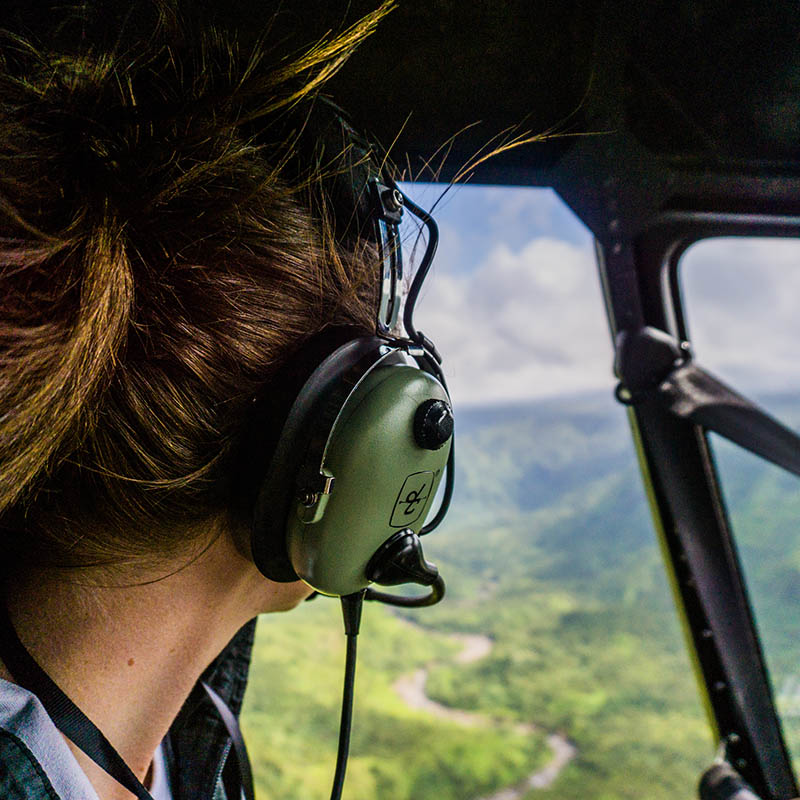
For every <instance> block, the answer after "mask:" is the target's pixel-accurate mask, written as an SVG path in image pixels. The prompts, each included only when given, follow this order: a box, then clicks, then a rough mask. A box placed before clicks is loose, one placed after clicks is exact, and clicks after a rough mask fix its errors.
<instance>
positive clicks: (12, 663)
mask: <svg viewBox="0 0 800 800" xmlns="http://www.w3.org/2000/svg"><path fill="white" fill-rule="evenodd" d="M0 659H2V661H3V663H4V664H5V666H6V668H7V669H8V671H9V672H10V673H11V675H12V676H13V677H14V680H15V681H16V682H17V683H18V684H19V685H20V686H22V687H23V688H25V689H27V690H28V691H29V692H32V693H33V694H35V695H36V696H37V697H38V698H39V701H40V702H41V704H42V705H43V706H44V708H45V711H47V713H48V714H49V715H50V718H51V719H52V720H53V723H54V724H55V726H56V727H57V728H58V729H59V730H60V731H61V732H62V733H63V734H64V735H65V736H66V737H67V738H69V739H70V741H72V742H73V743H74V744H75V745H76V746H77V747H79V748H80V749H81V750H83V752H84V753H86V755H87V756H89V758H91V759H92V761H94V762H95V764H97V765H98V766H99V767H100V768H101V769H103V770H104V771H105V772H107V773H108V774H109V775H110V776H111V777H112V778H114V780H116V781H117V782H118V783H121V784H122V785H123V786H124V787H125V788H126V789H127V790H128V791H129V792H131V793H132V794H134V795H136V797H137V798H139V800H153V798H152V796H151V794H150V793H149V792H148V791H147V789H145V787H144V786H143V785H142V783H141V781H139V779H138V778H137V777H136V776H135V775H134V774H133V772H132V771H131V769H130V767H129V766H128V765H127V764H126V763H125V762H124V761H123V759H122V756H120V754H119V753H118V752H117V751H116V750H115V749H114V747H113V745H112V744H111V743H110V742H109V741H108V739H106V737H105V736H104V735H103V733H102V731H101V730H100V729H99V728H98V727H97V726H96V725H95V724H94V723H93V722H92V721H91V720H90V719H89V718H88V717H87V716H86V714H84V713H83V711H81V710H80V709H79V708H78V706H76V705H75V703H73V702H72V700H70V699H69V697H67V695H66V694H65V693H64V692H63V691H62V690H61V688H60V687H59V686H58V685H57V684H56V682H55V681H54V680H53V679H52V678H51V677H50V676H49V675H48V674H47V673H46V672H45V671H44V670H43V669H42V668H41V667H40V666H39V664H38V663H37V662H36V660H35V659H34V658H33V656H32V655H31V654H30V653H29V652H28V651H27V650H26V648H25V645H23V644H22V642H21V641H20V640H19V636H17V632H16V630H15V629H14V626H13V624H12V623H11V620H10V619H9V616H8V611H7V609H6V606H5V603H0ZM203 688H204V689H205V691H206V693H207V694H208V696H209V698H210V700H211V702H212V703H213V704H214V706H215V708H216V709H217V711H218V713H219V715H220V717H221V718H222V721H223V723H224V724H225V727H226V729H227V730H228V733H229V735H230V737H231V739H232V741H233V747H234V752H235V753H236V759H237V761H238V765H239V774H240V777H241V779H242V783H241V785H242V789H241V792H242V794H243V795H244V797H245V800H254V797H255V796H254V792H253V777H252V773H251V770H250V762H249V759H248V757H247V750H246V748H245V745H244V740H243V738H242V734H241V731H240V729H239V724H238V722H237V720H236V717H235V716H234V714H233V712H232V711H231V710H230V709H229V708H228V707H227V706H226V705H225V703H224V701H223V700H222V698H221V697H220V696H219V695H218V694H217V693H216V692H215V691H214V690H213V689H211V687H209V686H208V685H207V684H205V683H203ZM230 800H238V798H230Z"/></svg>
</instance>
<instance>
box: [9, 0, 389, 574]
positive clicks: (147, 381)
mask: <svg viewBox="0 0 800 800" xmlns="http://www.w3.org/2000/svg"><path fill="white" fill-rule="evenodd" d="M87 5H88V6H89V7H90V8H91V6H92V4H84V6H83V7H82V11H81V13H80V14H79V15H78V16H76V17H74V18H73V19H72V20H71V23H70V24H72V23H76V22H77V23H79V24H80V26H81V31H80V35H77V36H76V35H75V31H74V30H73V29H71V28H70V25H69V24H62V26H61V27H60V28H59V29H58V30H57V31H56V33H54V34H53V35H52V37H51V38H50V39H42V40H40V41H37V42H36V43H33V42H32V41H30V39H25V38H22V37H20V36H18V35H13V34H10V33H6V34H5V35H4V37H3V40H2V49H1V50H0V297H2V300H1V301H0V302H1V303H2V308H1V310H0V514H1V515H2V525H3V528H2V534H0V535H2V537H3V541H2V544H0V546H2V547H3V549H4V551H5V552H6V554H10V556H11V557H10V558H8V559H7V561H6V563H7V564H9V565H14V564H19V563H21V562H22V561H24V560H30V561H32V562H35V563H39V564H50V565H60V566H79V565H93V564H113V563H119V562H120V561H125V560H127V559H133V558H137V557H143V556H153V555H154V554H168V553H173V552H177V551H178V549H179V548H181V547H182V546H183V544H185V536H186V531H187V529H188V528H189V527H191V523H193V522H200V521H202V520H209V519H212V518H214V517H215V516H219V515H220V514H224V513H225V512H226V511H227V510H228V509H229V508H230V506H231V493H232V486H231V482H232V481H231V475H232V474H233V472H234V468H235V460H236V442H237V436H238V435H239V434H240V432H241V429H242V420H243V419H244V418H245V417H246V414H247V409H248V407H249V404H250V403H251V400H252V398H253V397H254V395H256V394H257V393H258V392H259V391H261V390H262V388H263V387H264V385H265V384H267V385H268V384H269V380H270V378H271V376H273V375H274V374H275V373H276V371H277V370H278V369H279V368H281V366H282V365H283V364H285V363H286V361H287V359H290V358H291V356H292V354H293V353H294V352H295V351H296V350H297V348H298V345H299V344H300V343H301V342H302V341H303V340H304V339H306V338H308V337H310V336H311V335H313V334H315V333H318V332H319V331H321V330H323V329H325V328H327V327H328V326H332V325H340V324H347V325H355V326H357V327H359V328H361V329H364V330H368V329H369V327H370V325H371V324H372V322H373V317H374V312H373V304H374V298H373V285H374V284H375V272H374V270H375V265H374V264H373V263H372V262H371V261H370V260H369V259H368V258H366V257H365V255H364V252H363V250H362V249H361V248H359V247H358V246H343V245H341V243H339V244H337V242H336V241H334V238H337V240H338V237H334V236H333V235H332V233H331V231H332V226H331V224H330V223H331V219H332V217H333V216H334V213H335V212H334V210H333V209H331V208H329V204H328V203H327V201H326V197H327V195H326V189H325V181H324V173H325V172H326V171H330V170H331V169H334V170H335V167H331V164H332V163H333V162H332V161H331V160H330V153H329V154H328V155H327V156H325V158H322V157H321V156H320V155H319V154H317V155H315V156H312V157H309V156H308V154H306V156H305V157H306V159H307V161H306V162H304V161H303V160H302V157H301V156H302V154H299V153H298V142H299V141H300V140H301V138H302V137H301V135H300V133H299V132H300V131H301V129H302V128H303V125H304V122H305V120H306V119H307V118H308V109H309V108H310V107H311V106H312V105H313V102H314V95H315V92H316V91H317V89H318V88H319V87H320V86H321V84H322V83H323V82H324V80H325V79H326V78H327V77H328V76H329V75H331V74H332V73H333V72H335V70H336V69H338V67H339V66H340V65H341V64H342V63H343V62H344V60H345V59H346V58H347V56H348V55H349V54H350V52H351V51H352V50H353V48H354V47H355V46H356V45H357V44H358V43H359V42H360V41H361V40H362V39H363V38H364V37H365V36H366V35H368V34H369V33H370V31H371V30H372V29H373V27H374V26H375V24H376V23H377V21H378V20H379V18H380V17H381V16H382V15H383V14H385V13H386V12H387V11H388V9H389V5H390V4H386V3H385V4H384V5H383V6H381V7H380V8H379V9H378V10H377V11H376V12H374V13H373V14H371V15H369V16H367V17H365V18H364V19H363V20H361V21H360V22H359V23H357V24H356V25H355V26H353V27H352V28H349V29H348V30H346V31H344V32H342V33H340V34H338V35H335V36H330V37H328V38H326V39H325V40H323V41H320V42H317V43H316V44H314V45H313V46H312V47H311V48H309V49H308V50H307V51H306V52H304V53H302V54H301V55H299V56H297V57H295V58H294V59H291V60H282V61H278V62H277V64H276V65H275V58H273V59H272V61H273V66H272V67H270V66H269V61H270V59H269V58H268V57H267V55H266V54H265V53H266V49H265V47H264V46H263V44H262V45H259V46H256V47H254V48H252V49H250V50H249V51H244V50H243V49H242V48H240V47H238V46H237V44H236V42H235V40H233V39H232V38H231V37H229V36H225V35H223V34H221V33H220V32H219V31H217V30H215V29H214V28H210V27H207V26H206V27H203V26H198V25H194V24H192V23H190V22H189V21H187V20H186V19H184V18H182V17H181V15H180V14H178V13H177V12H176V10H175V8H174V6H173V5H170V4H168V3H166V2H163V0H159V1H158V2H155V0H153V1H152V2H140V3H137V4H135V8H136V12H137V16H136V19H135V20H134V21H131V20H128V21H127V22H126V24H125V25H124V26H123V30H122V33H120V32H119V30H115V31H114V39H113V41H111V42H110V44H103V41H104V38H103V37H102V36H99V35H97V36H95V35H92V34H91V33H89V34H87V30H91V27H90V23H92V24H94V22H96V21H97V18H98V15H99V16H102V15H101V14H100V12H97V14H96V15H95V17H92V12H91V10H90V11H86V7H87ZM98 5H102V4H98ZM98 24H99V23H98ZM142 30H146V31H147V35H143V34H142V33H141V31H142ZM75 42H77V44H75ZM65 43H66V44H65ZM323 161H325V163H324V164H323V163H322V162H323Z"/></svg>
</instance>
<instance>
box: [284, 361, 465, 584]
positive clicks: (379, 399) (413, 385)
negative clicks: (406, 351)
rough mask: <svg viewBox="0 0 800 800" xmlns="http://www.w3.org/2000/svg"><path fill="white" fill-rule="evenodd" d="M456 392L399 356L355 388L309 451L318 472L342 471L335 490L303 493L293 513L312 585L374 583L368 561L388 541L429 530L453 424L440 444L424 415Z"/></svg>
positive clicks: (297, 563) (293, 543) (298, 563)
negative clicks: (421, 420)
mask: <svg viewBox="0 0 800 800" xmlns="http://www.w3.org/2000/svg"><path fill="white" fill-rule="evenodd" d="M448 400H449V398H448V396H447V392H446V391H445V389H444V387H443V386H442V384H441V383H440V382H439V381H438V380H437V379H436V378H435V377H434V376H432V375H430V374H429V373H427V372H425V371H424V370H421V369H419V368H417V367H415V366H410V365H409V364H408V363H405V362H403V361H402V360H401V359H400V358H399V357H398V358H397V359H396V360H394V361H393V360H392V359H391V358H385V359H382V360H381V362H380V363H377V364H376V365H375V366H374V367H373V368H372V369H371V370H370V371H369V372H368V373H367V374H365V375H364V377H363V379H362V380H361V381H360V382H359V384H358V385H357V386H356V387H355V388H354V390H353V391H352V392H351V394H350V396H349V397H348V398H347V399H346V401H345V402H344V404H343V405H342V406H341V408H340V411H339V413H338V416H337V419H336V421H335V424H334V425H333V426H332V428H331V430H330V434H329V435H328V436H327V438H326V440H325V442H324V447H323V448H321V449H319V448H316V447H314V448H311V450H310V451H309V456H310V459H311V465H312V470H310V471H313V472H316V473H317V474H323V475H326V476H328V479H329V480H330V479H333V480H334V481H335V483H334V485H333V491H332V492H331V493H330V494H329V495H326V496H317V497H316V498H314V499H311V500H309V501H308V502H306V503H301V502H298V501H295V502H294V504H293V508H292V509H290V512H289V515H288V550H289V556H290V559H291V563H292V566H293V568H294V570H295V571H296V573H297V574H298V575H300V577H301V578H303V580H305V581H306V582H307V583H308V584H309V585H311V586H313V587H314V588H315V589H317V590H318V591H320V592H322V593H324V594H332V595H347V594H352V593H353V592H357V591H359V590H360V589H363V588H365V587H366V586H367V585H368V584H369V583H370V580H369V578H368V576H367V567H368V564H369V563H370V562H372V560H373V557H374V555H375V553H376V552H377V551H378V550H379V549H380V548H381V546H382V545H384V544H385V543H386V542H387V541H388V540H389V539H391V538H392V537H395V536H396V535H397V534H398V533H400V532H403V533H414V534H417V533H418V532H419V531H420V529H421V528H422V526H423V524H424V522H425V518H426V515H427V512H428V511H429V510H430V508H431V505H432V503H433V501H434V497H435V495H436V490H437V488H438V485H439V482H440V480H441V478H442V476H443V474H444V471H445V466H446V464H447V460H448V455H449V450H450V443H451V441H452V436H451V433H452V428H450V430H449V431H446V432H445V433H446V435H444V436H443V438H442V439H441V441H440V442H438V443H437V444H436V446H431V441H430V440H428V439H424V440H423V437H420V436H419V431H418V430H417V428H418V426H417V425H415V422H416V420H417V416H418V412H419V411H420V409H423V410H424V409H426V408H428V407H429V405H430V404H431V403H434V404H439V405H440V406H441V407H442V408H443V409H444V411H445V413H446V414H450V408H449V402H448ZM450 419H451V421H452V415H450ZM409 580H413V578H411V577H410V578H409Z"/></svg>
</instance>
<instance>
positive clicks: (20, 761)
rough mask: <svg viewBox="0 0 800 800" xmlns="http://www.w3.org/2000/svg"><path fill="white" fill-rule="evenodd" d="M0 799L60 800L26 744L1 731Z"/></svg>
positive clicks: (0, 729)
mask: <svg viewBox="0 0 800 800" xmlns="http://www.w3.org/2000/svg"><path fill="white" fill-rule="evenodd" d="M0 797H2V798H3V800H40V799H41V800H61V798H59V796H58V794H57V793H56V790H55V789H54V788H53V784H52V783H50V779H49V778H48V777H47V774H46V773H45V771H44V769H43V768H42V765H41V764H40V763H39V762H38V761H37V760H36V757H35V756H34V755H33V753H32V752H31V751H30V749H29V748H28V746H27V745H26V744H25V742H23V741H22V739H20V738H19V737H18V736H15V735H14V734H13V733H10V732H9V731H7V730H4V729H2V728H0Z"/></svg>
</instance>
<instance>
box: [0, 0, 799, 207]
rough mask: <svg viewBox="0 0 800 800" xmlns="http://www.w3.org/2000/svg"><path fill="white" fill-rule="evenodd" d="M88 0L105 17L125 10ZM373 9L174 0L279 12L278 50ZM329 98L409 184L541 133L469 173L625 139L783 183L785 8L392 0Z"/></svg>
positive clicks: (677, 165)
mask: <svg viewBox="0 0 800 800" xmlns="http://www.w3.org/2000/svg"><path fill="white" fill-rule="evenodd" d="M102 3H103V5H104V6H107V7H108V8H109V13H113V12H112V9H114V8H116V7H117V4H118V5H119V10H120V13H121V14H123V15H124V13H123V9H124V11H125V12H127V11H128V9H129V8H130V3H129V2H128V0H125V2H122V0H102ZM49 4H50V3H48V5H49ZM378 4H379V3H378V0H303V2H286V0H283V2H281V3H277V2H274V0H193V2H192V3H189V2H188V0H186V7H187V8H192V9H197V8H201V7H202V8H205V9H211V10H212V11H213V13H214V14H215V15H216V17H217V19H218V22H219V23H220V24H223V25H231V26H233V27H235V28H237V29H238V31H239V34H240V36H241V37H242V38H247V37H254V36H259V35H261V34H262V33H263V31H264V28H265V26H266V25H267V24H268V23H269V21H270V19H271V18H272V17H273V16H274V14H275V10H276V9H278V17H277V23H275V24H274V27H273V32H272V34H271V35H270V39H271V40H272V41H279V40H280V41H284V40H285V41H284V44H283V45H282V47H283V46H285V47H288V48H289V49H290V50H291V49H299V48H301V47H302V46H303V45H306V44H308V43H309V42H310V41H313V40H314V39H315V38H317V37H319V36H321V35H324V34H325V33H326V32H328V31H331V30H341V29H342V28H343V27H346V26H347V25H348V24H350V23H352V22H354V21H355V20H357V19H358V18H359V17H360V16H362V15H363V14H365V13H367V12H369V11H371V10H374V9H375V8H376V7H377V5H378ZM4 9H5V10H4V12H3V14H2V18H3V19H4V20H5V19H8V20H9V24H10V25H12V26H14V25H17V24H19V17H22V18H23V20H24V22H25V24H27V25H29V26H31V27H34V28H35V27H36V24H37V22H38V21H39V20H41V19H42V14H41V4H40V3H38V2H36V0H6V3H4ZM329 91H330V93H331V94H333V95H334V96H335V97H336V99H337V100H338V102H339V103H340V104H341V105H342V106H343V107H345V108H346V109H348V110H349V111H350V113H351V114H352V115H353V117H354V118H355V122H356V124H357V125H358V126H359V127H361V128H362V129H364V130H366V131H369V132H371V133H372V134H373V135H374V137H375V138H377V139H378V140H379V141H380V142H381V143H382V144H384V145H389V144H392V143H394V146H393V148H392V154H393V156H394V158H395V160H396V161H399V162H402V163H407V164H408V165H409V170H408V174H409V176H410V177H419V178H428V179H431V178H432V177H433V176H434V175H435V174H436V175H438V176H439V177H440V178H441V179H451V178H452V177H453V176H454V175H455V174H456V173H457V172H458V171H459V169H460V168H461V167H463V166H464V165H465V164H467V163H468V162H469V161H470V159H474V158H475V157H476V155H477V154H479V153H483V152H485V151H486V149H487V148H491V147H492V146H495V145H502V144H504V143H506V142H508V141H509V140H510V139H512V138H513V137H515V136H518V135H524V134H529V133H533V134H537V133H543V134H548V135H549V136H550V137H551V138H548V139H547V140H546V141H543V142H538V143H535V144H531V145H528V146H525V147H523V148H520V149H516V150H512V151H510V152H508V153H506V154H505V155H502V156H499V157H496V158H493V159H491V160H489V161H488V162H486V163H485V164H483V165H482V166H481V167H480V168H479V169H478V170H477V171H476V172H475V174H474V176H473V178H472V179H473V180H475V181H484V182H498V183H526V184H529V183H548V182H549V181H550V172H551V170H552V168H553V167H555V166H556V165H558V164H559V163H560V162H563V161H564V160H565V159H566V160H567V161H569V157H570V153H574V152H575V151H581V150H583V151H585V150H586V148H587V147H588V148H589V149H590V150H592V151H593V155H591V156H590V160H595V161H596V160H597V159H598V158H602V157H603V156H602V153H605V154H606V158H607V159H609V160H610V161H613V160H618V159H619V157H620V149H619V146H618V143H619V142H623V141H624V142H625V144H624V147H622V155H624V156H625V157H626V158H631V157H636V158H639V159H643V160H646V161H648V162H649V163H650V164H651V167H650V168H649V171H651V172H652V167H653V166H655V165H657V164H660V165H662V166H663V167H664V169H666V170H679V171H680V170H686V169H689V170H692V169H694V170H696V171H698V172H700V171H703V172H705V173H706V174H708V173H709V172H713V171H714V170H720V171H721V172H725V173H726V174H728V175H731V174H733V173H739V174H745V173H746V174H749V175H759V176H762V177H763V176H767V175H768V176H775V175H777V176H779V177H780V176H784V177H786V178H788V179H789V180H790V182H791V183H794V180H795V178H796V177H797V176H800V135H798V134H799V133H800V4H798V3H797V2H796V0H770V2H768V3H767V2H760V3H759V2H756V3H752V2H751V3H742V4H738V5H737V4H736V3H733V4H732V3H731V2H730V1H729V0H672V2H657V3H656V2H638V3H632V2H626V1H625V0H617V1H616V2H596V1H595V2H592V1H591V0H426V1H425V2H416V1H413V0H400V2H398V4H397V7H396V8H395V10H394V11H392V12H391V13H390V14H389V16H388V17H387V18H386V19H385V20H384V21H383V23H382V24H381V25H380V27H379V29H378V31H377V33H376V34H375V35H374V36H373V37H372V38H371V39H370V40H369V41H368V42H367V43H366V44H364V45H363V46H362V48H361V49H360V50H359V51H358V52H357V53H356V54H355V56H354V57H353V58H352V60H351V62H350V63H349V64H348V65H347V67H346V68H345V69H343V70H342V71H341V72H340V73H339V75H337V76H336V78H335V79H334V81H333V82H332V83H331V84H329ZM587 139H588V140H589V141H588V143H587ZM445 153H447V157H446V158H445ZM585 161H586V159H585V158H584V159H583V160H582V162H581V169H583V168H584V166H585ZM608 167H609V165H608V164H607V165H605V166H604V167H603V169H602V170H600V172H601V173H603V172H605V173H607V172H608ZM576 168H577V164H576ZM787 196H788V192H787Z"/></svg>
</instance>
